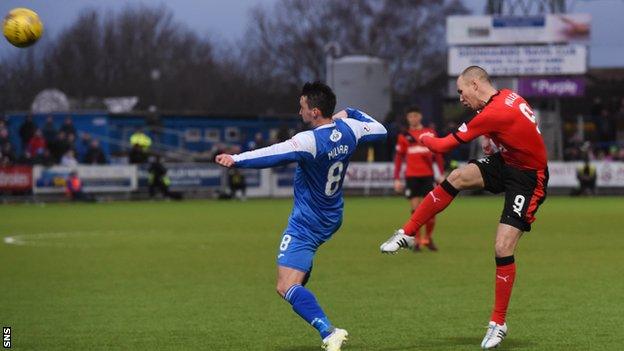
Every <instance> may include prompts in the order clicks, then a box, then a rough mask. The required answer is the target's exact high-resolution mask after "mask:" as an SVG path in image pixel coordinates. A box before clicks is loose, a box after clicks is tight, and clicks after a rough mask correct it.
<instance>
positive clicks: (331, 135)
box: [215, 82, 386, 351]
mask: <svg viewBox="0 0 624 351" xmlns="http://www.w3.org/2000/svg"><path fill="white" fill-rule="evenodd" d="M299 104H300V106H301V108H300V110H299V114H300V115H301V118H302V120H303V121H304V122H305V123H308V124H310V126H311V127H312V128H313V129H312V130H308V131H305V132H301V133H298V134H296V135H295V136H293V137H292V138H291V139H289V140H287V141H285V142H283V143H278V144H274V145H271V146H269V147H265V148H262V149H258V150H254V151H249V152H244V153H241V154H238V155H228V154H220V155H217V157H216V159H215V161H216V162H217V163H218V164H220V165H222V166H225V167H240V168H268V167H275V166H277V165H283V164H287V163H291V162H297V163H298V166H297V169H296V171H295V180H294V207H293V210H292V212H291V214H290V217H289V219H288V226H287V227H286V230H284V233H283V235H282V241H281V242H280V245H279V252H278V255H277V265H278V268H277V273H278V277H277V292H278V294H280V296H282V297H283V298H284V299H285V300H286V301H288V302H289V303H290V304H291V305H292V308H293V310H294V311H295V312H296V313H297V314H298V315H299V316H300V317H301V318H303V319H304V320H305V321H306V322H308V323H309V324H310V325H312V326H313V327H314V328H316V329H317V330H318V332H319V333H320V335H321V339H322V340H323V348H325V349H326V350H330V351H337V350H340V348H341V346H342V344H343V343H344V341H346V339H347V336H348V333H347V331H346V330H344V329H339V328H335V327H334V326H333V325H332V324H331V322H330V321H329V319H328V318H327V315H325V312H323V309H322V308H321V306H320V305H319V303H318V302H317V300H316V297H314V294H312V292H311V291H310V290H308V289H306V288H305V284H306V283H307V281H308V279H309V277H310V272H311V270H312V260H313V258H314V254H315V253H316V250H317V249H318V247H319V246H320V245H321V244H323V243H324V242H325V241H327V240H328V239H329V238H331V236H332V235H333V234H334V233H335V232H336V231H337V230H338V228H340V224H341V223H342V210H343V199H342V182H343V180H344V176H345V172H346V170H347V166H348V164H349V157H351V155H352V154H353V152H354V151H355V148H356V147H357V145H358V144H359V143H362V142H369V141H380V140H384V139H385V138H386V129H385V128H384V126H383V125H381V124H380V123H379V122H377V121H376V120H375V119H373V118H372V117H370V116H369V115H367V114H365V113H363V112H361V111H358V110H356V109H351V108H348V109H346V110H343V111H340V112H338V113H337V114H335V115H334V116H332V113H333V112H334V108H335V107H336V96H335V95H334V93H333V91H332V90H331V88H330V87H328V86H327V85H325V84H322V83H320V82H314V83H306V84H305V85H304V86H303V89H302V91H301V95H300V98H299Z"/></svg>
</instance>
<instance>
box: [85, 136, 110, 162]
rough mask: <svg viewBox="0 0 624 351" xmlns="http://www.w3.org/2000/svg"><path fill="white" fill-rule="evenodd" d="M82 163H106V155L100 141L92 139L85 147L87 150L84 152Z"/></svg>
mask: <svg viewBox="0 0 624 351" xmlns="http://www.w3.org/2000/svg"><path fill="white" fill-rule="evenodd" d="M83 162H84V163H86V164H90V165H95V164H98V165H103V164H106V163H107V162H106V155H105V154H104V150H102V148H101V147H100V141H99V140H97V139H92V140H91V143H90V144H89V147H88V148H87V152H86V153H85V157H84V160H83Z"/></svg>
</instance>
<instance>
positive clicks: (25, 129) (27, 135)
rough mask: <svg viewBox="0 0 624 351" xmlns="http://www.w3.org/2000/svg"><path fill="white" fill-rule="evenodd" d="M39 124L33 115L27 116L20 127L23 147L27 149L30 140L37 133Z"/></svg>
mask: <svg viewBox="0 0 624 351" xmlns="http://www.w3.org/2000/svg"><path fill="white" fill-rule="evenodd" d="M36 130H37V125H36V124H35V122H33V118H32V116H31V115H28V116H26V119H25V120H24V123H22V125H21V126H20V128H19V135H20V139H21V140H22V149H26V147H27V146H28V142H29V141H30V139H32V137H33V136H34V135H35V131H36Z"/></svg>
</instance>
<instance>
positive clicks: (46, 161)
mask: <svg viewBox="0 0 624 351" xmlns="http://www.w3.org/2000/svg"><path fill="white" fill-rule="evenodd" d="M32 162H33V164H36V165H42V166H44V167H52V166H54V164H55V163H56V162H55V160H54V157H52V155H51V154H50V150H48V149H45V150H44V151H43V154H41V155H37V157H35V158H33V160H32Z"/></svg>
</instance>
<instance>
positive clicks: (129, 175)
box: [33, 165, 137, 194]
mask: <svg viewBox="0 0 624 351" xmlns="http://www.w3.org/2000/svg"><path fill="white" fill-rule="evenodd" d="M72 171H77V172H78V177H79V178H80V179H81V180H82V185H83V187H84V191H85V192H87V193H95V192H127V191H134V190H136V189H137V167H136V166H134V165H127V166H126V165H110V166H109V165H107V166H87V165H84V166H83V165H81V166H77V167H63V166H53V167H43V166H34V167H33V192H34V193H35V194H43V193H63V192H65V184H66V180H67V177H68V176H69V173H70V172H72Z"/></svg>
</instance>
